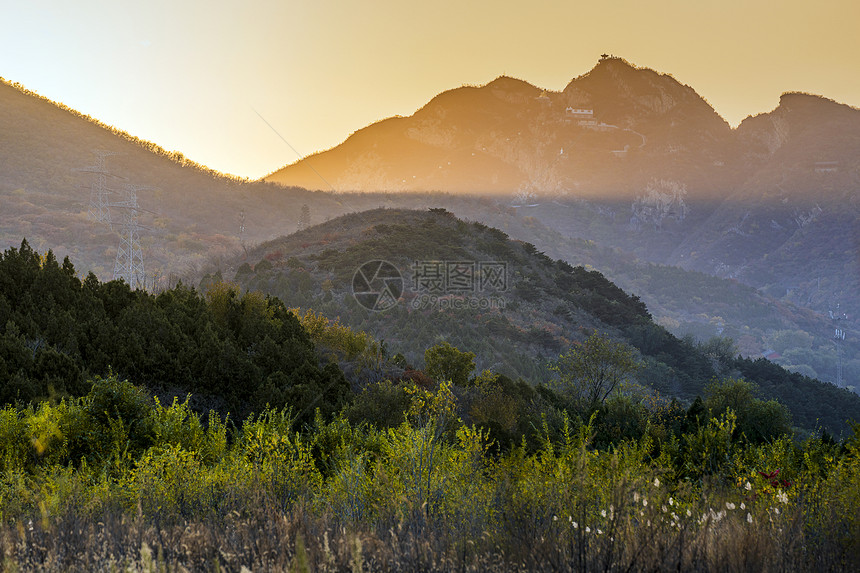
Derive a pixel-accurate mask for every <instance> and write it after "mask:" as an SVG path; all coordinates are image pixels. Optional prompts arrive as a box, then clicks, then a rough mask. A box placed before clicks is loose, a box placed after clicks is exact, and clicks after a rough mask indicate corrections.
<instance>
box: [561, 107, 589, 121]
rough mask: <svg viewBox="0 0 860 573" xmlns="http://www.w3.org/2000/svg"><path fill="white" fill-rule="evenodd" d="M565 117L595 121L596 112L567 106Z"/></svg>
mask: <svg viewBox="0 0 860 573" xmlns="http://www.w3.org/2000/svg"><path fill="white" fill-rule="evenodd" d="M564 116H565V117H566V118H569V119H594V110H593V109H584V108H577V107H572V106H567V108H566V109H565V110H564Z"/></svg>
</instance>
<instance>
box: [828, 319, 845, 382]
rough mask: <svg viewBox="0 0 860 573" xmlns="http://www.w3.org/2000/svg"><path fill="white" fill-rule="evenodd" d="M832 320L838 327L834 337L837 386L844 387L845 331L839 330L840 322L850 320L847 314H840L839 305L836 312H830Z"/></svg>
mask: <svg viewBox="0 0 860 573" xmlns="http://www.w3.org/2000/svg"><path fill="white" fill-rule="evenodd" d="M830 318H831V319H832V320H833V322H834V324H835V325H836V328H835V334H834V335H833V343H834V344H835V345H836V385H837V386H838V387H840V388H841V387H842V343H843V342H845V329H843V328H839V321H840V320H845V319H847V318H848V315H847V314H845V313H842V314H840V313H839V304H837V305H836V312H833V311H832V310H831V311H830Z"/></svg>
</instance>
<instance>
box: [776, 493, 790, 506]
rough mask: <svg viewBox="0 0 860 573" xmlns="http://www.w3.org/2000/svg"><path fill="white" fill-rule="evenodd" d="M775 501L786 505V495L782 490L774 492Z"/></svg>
mask: <svg viewBox="0 0 860 573" xmlns="http://www.w3.org/2000/svg"><path fill="white" fill-rule="evenodd" d="M776 499H778V500H779V501H780V503H788V495H787V494H786V493H785V492H784V491H782V490H779V491H777V492H776Z"/></svg>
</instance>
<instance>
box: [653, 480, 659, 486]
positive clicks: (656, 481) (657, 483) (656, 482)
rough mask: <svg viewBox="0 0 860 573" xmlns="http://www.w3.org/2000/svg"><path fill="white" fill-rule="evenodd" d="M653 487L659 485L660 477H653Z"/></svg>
mask: <svg viewBox="0 0 860 573" xmlns="http://www.w3.org/2000/svg"><path fill="white" fill-rule="evenodd" d="M654 487H660V479H659V478H654Z"/></svg>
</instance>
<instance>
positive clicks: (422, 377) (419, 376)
mask: <svg viewBox="0 0 860 573" xmlns="http://www.w3.org/2000/svg"><path fill="white" fill-rule="evenodd" d="M398 382H400V383H401V384H408V383H409V382H413V383H414V384H415V385H416V386H420V387H421V388H424V389H427V390H431V389H433V388H434V387H435V386H436V382H435V381H434V380H433V379H432V378H430V377H429V376H427V375H426V374H424V372H422V371H421V370H415V369H412V368H407V369H406V370H404V372H403V374H401V375H400V378H398Z"/></svg>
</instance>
